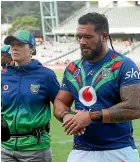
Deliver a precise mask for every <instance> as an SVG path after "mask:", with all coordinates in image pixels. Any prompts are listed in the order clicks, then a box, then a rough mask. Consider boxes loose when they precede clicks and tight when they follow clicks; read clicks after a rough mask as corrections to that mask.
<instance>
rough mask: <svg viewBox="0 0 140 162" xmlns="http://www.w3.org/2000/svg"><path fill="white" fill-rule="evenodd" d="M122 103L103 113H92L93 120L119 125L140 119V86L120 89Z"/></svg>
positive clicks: (134, 85)
mask: <svg viewBox="0 0 140 162" xmlns="http://www.w3.org/2000/svg"><path fill="white" fill-rule="evenodd" d="M120 97H121V100H122V102H121V103H119V104H116V105H114V106H112V107H110V108H108V109H102V113H97V112H91V119H92V120H97V119H101V115H102V121H103V123H117V122H123V121H128V120H134V119H138V118H140V84H133V85H129V86H125V87H122V88H121V89H120Z"/></svg>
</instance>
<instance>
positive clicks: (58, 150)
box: [51, 71, 140, 162]
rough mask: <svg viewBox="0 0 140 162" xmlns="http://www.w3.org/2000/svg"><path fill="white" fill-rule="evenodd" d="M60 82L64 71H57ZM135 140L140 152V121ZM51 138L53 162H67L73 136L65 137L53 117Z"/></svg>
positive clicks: (134, 122) (136, 127) (136, 126)
mask: <svg viewBox="0 0 140 162" xmlns="http://www.w3.org/2000/svg"><path fill="white" fill-rule="evenodd" d="M55 72H56V75H57V78H58V80H59V82H60V83H61V80H62V75H63V71H55ZM133 126H134V138H135V139H136V144H137V146H138V149H139V152H140V119H139V120H134V121H133ZM51 137H52V142H51V146H52V151H53V162H66V159H67V156H68V154H69V152H70V151H71V148H72V136H67V135H65V133H64V131H63V128H62V127H61V123H60V122H58V121H57V120H56V119H55V118H54V117H53V116H52V120H51Z"/></svg>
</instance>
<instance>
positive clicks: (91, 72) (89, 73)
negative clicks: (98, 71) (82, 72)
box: [87, 70, 95, 75]
mask: <svg viewBox="0 0 140 162" xmlns="http://www.w3.org/2000/svg"><path fill="white" fill-rule="evenodd" d="M94 71H95V70H90V71H89V72H88V74H87V75H93V73H94Z"/></svg>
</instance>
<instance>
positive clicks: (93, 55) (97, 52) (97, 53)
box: [81, 39, 102, 61]
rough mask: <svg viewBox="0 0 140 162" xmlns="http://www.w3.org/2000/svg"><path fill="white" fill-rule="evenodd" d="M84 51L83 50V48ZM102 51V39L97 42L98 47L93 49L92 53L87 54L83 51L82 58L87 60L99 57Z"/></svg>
mask: <svg viewBox="0 0 140 162" xmlns="http://www.w3.org/2000/svg"><path fill="white" fill-rule="evenodd" d="M81 52H82V50H81ZM101 53H102V42H101V39H100V40H99V42H98V43H97V46H96V49H94V50H92V52H91V54H88V55H85V54H84V53H83V52H82V53H81V56H82V59H84V60H86V61H92V60H94V59H95V58H97V57H99V56H100V55H101Z"/></svg>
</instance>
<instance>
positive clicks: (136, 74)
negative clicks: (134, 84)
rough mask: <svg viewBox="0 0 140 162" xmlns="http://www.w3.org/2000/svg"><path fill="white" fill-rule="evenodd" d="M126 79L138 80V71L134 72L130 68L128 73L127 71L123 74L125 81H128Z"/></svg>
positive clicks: (139, 75)
mask: <svg viewBox="0 0 140 162" xmlns="http://www.w3.org/2000/svg"><path fill="white" fill-rule="evenodd" d="M128 78H137V79H140V71H138V70H134V68H132V69H131V70H130V71H128V72H127V73H126V74H125V79H128Z"/></svg>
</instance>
